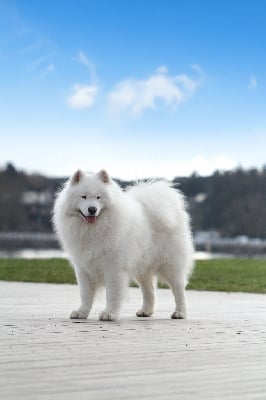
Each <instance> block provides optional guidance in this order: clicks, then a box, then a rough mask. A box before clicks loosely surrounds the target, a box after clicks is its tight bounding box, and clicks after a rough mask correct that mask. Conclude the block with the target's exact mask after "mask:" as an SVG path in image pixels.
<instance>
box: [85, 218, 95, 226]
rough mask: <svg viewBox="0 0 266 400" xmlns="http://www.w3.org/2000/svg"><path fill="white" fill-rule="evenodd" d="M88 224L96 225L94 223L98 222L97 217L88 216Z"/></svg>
mask: <svg viewBox="0 0 266 400" xmlns="http://www.w3.org/2000/svg"><path fill="white" fill-rule="evenodd" d="M86 222H87V223H88V224H94V222H96V217H95V216H92V217H91V216H88V217H86Z"/></svg>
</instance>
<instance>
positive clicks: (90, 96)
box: [67, 51, 99, 110]
mask: <svg viewBox="0 0 266 400" xmlns="http://www.w3.org/2000/svg"><path fill="white" fill-rule="evenodd" d="M74 60H75V61H77V62H78V63H80V64H81V65H83V66H84V67H86V69H88V71H89V74H90V81H91V83H90V84H87V85H81V84H76V85H74V86H73V88H72V93H71V94H70V95H69V96H68V98H67V104H68V106H69V107H71V108H75V109H80V110H81V109H85V108H90V107H92V106H93V104H94V103H95V99H96V96H97V94H98V92H99V86H98V85H97V76H96V72H95V66H94V64H93V63H92V62H91V61H90V60H89V59H88V57H87V56H86V55H85V54H84V53H83V52H82V51H80V52H79V53H78V54H77V56H76V57H75V58H74Z"/></svg>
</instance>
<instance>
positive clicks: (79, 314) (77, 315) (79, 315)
mask: <svg viewBox="0 0 266 400" xmlns="http://www.w3.org/2000/svg"><path fill="white" fill-rule="evenodd" d="M87 317H88V312H86V311H81V310H73V311H72V313H71V314H70V316H69V318H70V319H86V318H87Z"/></svg>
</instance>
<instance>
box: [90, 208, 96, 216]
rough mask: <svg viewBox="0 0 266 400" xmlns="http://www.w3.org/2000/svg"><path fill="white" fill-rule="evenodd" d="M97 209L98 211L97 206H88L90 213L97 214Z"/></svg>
mask: <svg viewBox="0 0 266 400" xmlns="http://www.w3.org/2000/svg"><path fill="white" fill-rule="evenodd" d="M96 211H97V208H96V207H89V208H88V212H89V214H90V215H95V214H96Z"/></svg>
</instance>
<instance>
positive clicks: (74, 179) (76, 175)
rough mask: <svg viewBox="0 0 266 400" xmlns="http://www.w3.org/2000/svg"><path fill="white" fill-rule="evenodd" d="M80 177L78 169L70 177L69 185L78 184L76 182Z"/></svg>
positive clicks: (80, 173)
mask: <svg viewBox="0 0 266 400" xmlns="http://www.w3.org/2000/svg"><path fill="white" fill-rule="evenodd" d="M82 176H83V173H82V171H81V170H80V169H78V170H77V171H76V172H75V173H74V175H72V177H71V183H72V185H74V184H75V183H78V182H79V181H80V180H81V178H82Z"/></svg>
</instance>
